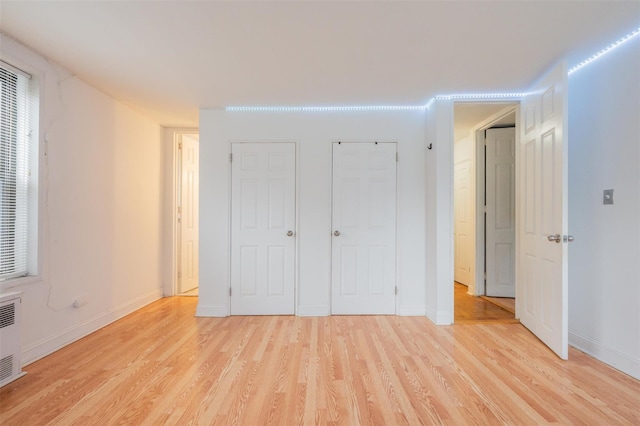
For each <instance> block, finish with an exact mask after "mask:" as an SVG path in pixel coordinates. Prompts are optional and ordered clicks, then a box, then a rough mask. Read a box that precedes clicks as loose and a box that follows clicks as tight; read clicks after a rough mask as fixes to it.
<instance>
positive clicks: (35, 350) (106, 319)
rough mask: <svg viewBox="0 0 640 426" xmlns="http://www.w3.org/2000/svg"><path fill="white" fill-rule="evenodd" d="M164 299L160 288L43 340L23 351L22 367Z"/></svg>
mask: <svg viewBox="0 0 640 426" xmlns="http://www.w3.org/2000/svg"><path fill="white" fill-rule="evenodd" d="M161 298H162V289H161V288H159V289H157V290H154V291H153V292H151V293H149V294H146V295H144V296H140V297H138V298H136V299H133V300H130V301H128V302H126V303H123V304H122V305H120V306H116V307H114V308H111V309H109V310H108V311H106V312H103V313H101V314H98V315H96V316H95V317H93V318H91V319H89V320H87V321H85V322H83V323H80V324H76V325H74V326H72V327H69V328H67V329H66V330H63V331H61V332H59V333H57V334H54V335H53V336H50V337H47V338H45V339H41V340H39V341H37V342H35V343H33V344H32V345H30V346H28V347H26V348H24V349H23V351H22V365H23V366H25V365H28V364H31V363H32V362H34V361H37V360H39V359H40V358H44V357H45V356H47V355H50V354H52V353H53V352H55V351H57V350H58V349H61V348H63V347H65V346H67V345H68V344H70V343H73V342H75V341H76V340H79V339H82V338H83V337H85V336H87V335H89V334H91V333H93V332H94V331H96V330H99V329H101V328H102V327H104V326H106V325H109V324H111V323H112V322H114V321H117V320H119V319H120V318H122V317H124V316H126V315H129V314H130V313H132V312H134V311H137V310H138V309H140V308H142V307H143V306H146V305H148V304H149V303H152V302H155V301H156V300H158V299H161Z"/></svg>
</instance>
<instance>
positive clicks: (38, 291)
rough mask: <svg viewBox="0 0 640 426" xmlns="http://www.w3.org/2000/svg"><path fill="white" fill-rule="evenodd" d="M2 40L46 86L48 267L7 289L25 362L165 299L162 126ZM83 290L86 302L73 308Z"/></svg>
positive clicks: (43, 211) (44, 227) (44, 249)
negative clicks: (12, 295) (14, 301)
mask: <svg viewBox="0 0 640 426" xmlns="http://www.w3.org/2000/svg"><path fill="white" fill-rule="evenodd" d="M0 37H1V39H0V46H1V53H2V58H3V59H5V60H8V61H10V62H13V63H15V64H16V65H19V66H22V67H23V68H27V69H28V70H29V71H32V72H34V73H35V74H40V78H41V87H42V89H43V90H42V95H41V99H40V102H41V117H40V118H41V128H40V130H41V151H40V162H41V167H40V172H41V175H40V182H41V183H40V192H41V197H42V203H41V207H40V236H41V243H40V256H41V265H42V267H41V271H40V276H39V277H37V278H36V279H28V280H26V281H23V282H22V284H21V285H17V286H14V287H11V291H21V292H22V312H23V319H24V322H23V326H22V332H23V335H22V337H23V339H22V347H23V361H24V362H25V363H28V362H30V361H33V360H35V359H38V358H40V357H42V356H44V355H47V354H49V353H51V352H53V351H54V350H56V349H58V348H60V347H62V346H64V345H66V344H68V343H70V342H72V341H74V340H76V339H78V338H80V337H82V336H85V335H87V334H89V333H91V332H93V331H95V330H97V329H99V328H100V327H103V326H104V325H106V324H108V323H109V322H112V321H114V320H116V319H118V318H120V317H122V316H124V315H126V314H128V313H130V312H132V311H134V310H135V309H138V308H140V307H141V306H143V305H145V304H147V303H149V302H151V301H153V300H156V299H158V298H159V297H161V296H162V273H161V268H162V265H163V262H162V254H161V245H162V238H163V236H162V220H163V214H164V213H163V211H162V204H161V203H162V200H163V194H162V191H163V188H162V179H163V177H162V175H163V170H162V157H163V148H162V129H161V128H160V127H159V126H158V125H156V124H155V123H153V122H152V121H150V120H148V119H146V118H144V117H142V116H140V115H139V114H137V113H135V112H133V111H132V110H131V109H130V108H128V107H126V106H124V105H122V104H120V103H118V102H116V101H114V100H113V99H112V98H109V97H107V96H106V95H104V94H103V93H101V92H99V91H97V90H95V89H94V88H92V87H91V86H89V85H87V84H86V83H84V82H82V81H81V80H79V79H78V78H76V77H74V76H72V75H70V74H69V72H67V71H66V70H65V69H63V68H61V67H59V66H57V65H56V64H54V63H52V62H50V61H48V60H47V59H45V58H43V57H41V56H39V55H38V54H36V53H34V52H32V51H30V50H29V49H27V48H26V47H24V46H22V45H20V44H18V43H16V42H15V41H14V40H12V39H9V38H7V37H4V36H3V35H0ZM45 138H46V141H47V143H46V145H47V146H46V155H45V153H44V149H43V147H44V144H43V142H42V141H43V140H44V139H45ZM15 283H16V282H15V281H14V282H10V283H4V284H3V285H2V288H3V290H6V289H7V286H8V284H9V285H11V284H15ZM80 296H84V297H86V298H87V300H88V304H86V305H85V306H82V307H79V308H74V307H73V306H72V304H73V301H74V300H75V299H76V298H78V297H80ZM27 371H28V368H27Z"/></svg>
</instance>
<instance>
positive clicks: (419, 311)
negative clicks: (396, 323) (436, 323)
mask: <svg viewBox="0 0 640 426" xmlns="http://www.w3.org/2000/svg"><path fill="white" fill-rule="evenodd" d="M426 314H427V308H426V306H424V305H400V307H399V308H398V313H397V315H398V316H401V317H423V316H425V315H426Z"/></svg>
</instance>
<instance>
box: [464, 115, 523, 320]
mask: <svg viewBox="0 0 640 426" xmlns="http://www.w3.org/2000/svg"><path fill="white" fill-rule="evenodd" d="M516 107H517V104H514V103H456V104H455V105H454V197H453V199H454V280H455V282H454V294H455V297H454V322H459V321H463V320H464V322H469V321H476V322H483V321H491V322H495V321H496V319H497V318H501V319H505V320H507V321H511V320H515V308H511V306H514V307H515V246H514V241H515V234H514V233H515V227H514V220H515V181H514V177H515V163H514V161H515V137H516V136H515V135H516V129H515V124H516ZM509 288H510V289H511V290H509ZM464 296H466V297H468V298H469V299H468V300H466V299H465V298H464ZM476 299H477V300H476ZM487 303H488V304H490V305H486V304H487ZM491 304H493V305H491ZM480 306H485V308H481V307H480ZM487 306H488V307H487ZM496 310H497V311H496ZM501 310H504V312H502V313H500V312H499V311H501ZM496 312H498V315H496ZM498 322H500V321H498Z"/></svg>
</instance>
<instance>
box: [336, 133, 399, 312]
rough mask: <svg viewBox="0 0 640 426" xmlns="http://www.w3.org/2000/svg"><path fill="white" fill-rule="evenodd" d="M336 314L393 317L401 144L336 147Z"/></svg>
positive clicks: (365, 144) (345, 144)
mask: <svg viewBox="0 0 640 426" xmlns="http://www.w3.org/2000/svg"><path fill="white" fill-rule="evenodd" d="M332 225H333V233H332V248H331V249H332V266H331V269H332V287H331V291H332V305H331V312H332V313H333V314H394V313H395V306H396V303H395V287H396V284H395V274H396V268H395V262H396V144H395V143H345V142H342V143H334V144H333V203H332Z"/></svg>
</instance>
